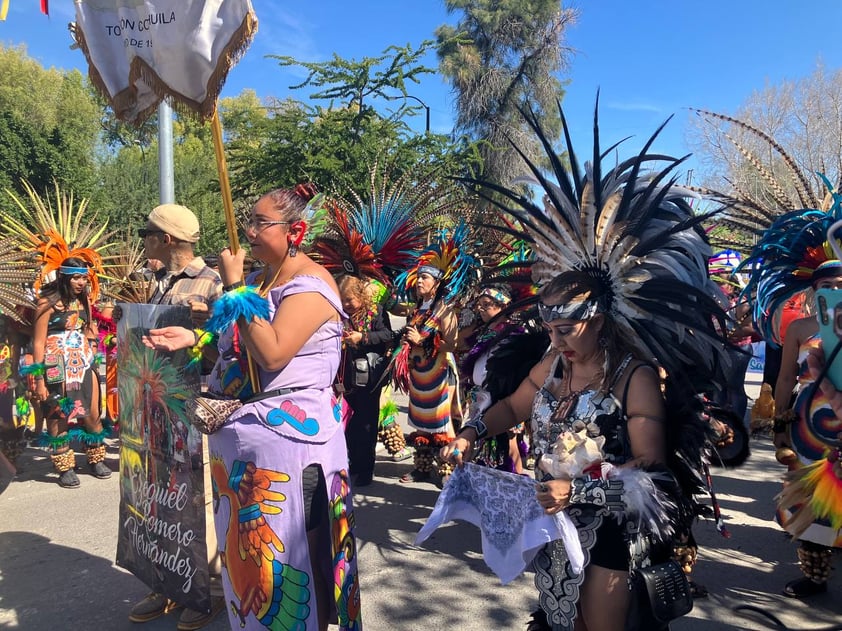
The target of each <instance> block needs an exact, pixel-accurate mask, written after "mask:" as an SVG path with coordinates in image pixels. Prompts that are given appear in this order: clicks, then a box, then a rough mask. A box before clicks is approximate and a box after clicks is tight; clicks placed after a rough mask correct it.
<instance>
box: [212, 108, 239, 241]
mask: <svg viewBox="0 0 842 631" xmlns="http://www.w3.org/2000/svg"><path fill="white" fill-rule="evenodd" d="M211 130H212V131H213V151H214V154H215V155H216V170H217V171H218V172H219V191H220V193H222V208H223V209H224V211H225V228H226V230H227V231H228V245H229V246H230V248H231V252H232V253H234V254H236V253H237V250H239V249H240V239H239V237H238V236H237V220H236V218H235V217H234V202H233V200H232V199H231V183H230V182H229V181H228V166H227V165H226V163H225V145H224V144H223V142H222V123H221V122H220V120H219V106H217V107H216V109H215V110H214V112H213V118H212V119H211Z"/></svg>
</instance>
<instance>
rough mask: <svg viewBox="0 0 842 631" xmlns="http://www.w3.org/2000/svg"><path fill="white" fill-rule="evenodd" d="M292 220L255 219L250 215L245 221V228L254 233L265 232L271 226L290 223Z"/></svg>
mask: <svg viewBox="0 0 842 631" xmlns="http://www.w3.org/2000/svg"><path fill="white" fill-rule="evenodd" d="M291 223H292V222H291V221H266V220H265V219H255V218H254V217H250V218H248V219H246V220H245V221H244V222H243V228H244V229H246V230H249V231H252V232H254V233H258V232H263V231H264V230H266V228H268V227H269V226H281V225H287V226H288V225H289V224H291Z"/></svg>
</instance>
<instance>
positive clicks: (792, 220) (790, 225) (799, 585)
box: [744, 201, 842, 598]
mask: <svg viewBox="0 0 842 631" xmlns="http://www.w3.org/2000/svg"><path fill="white" fill-rule="evenodd" d="M840 214H842V204H840V202H839V201H836V203H835V204H834V205H833V206H832V207H831V209H830V210H829V211H828V212H827V213H824V212H821V211H817V210H803V211H802V212H800V213H798V212H793V213H789V214H788V215H785V216H783V217H781V218H780V219H778V220H777V221H775V222H774V223H773V224H772V226H771V227H770V228H769V229H768V230H767V232H766V233H764V235H763V237H762V238H761V239H760V240H759V241H758V244H757V245H756V246H755V248H754V249H753V250H752V253H751V255H750V256H749V258H748V259H747V260H746V261H745V263H744V265H745V266H746V267H747V269H752V270H753V271H752V275H751V278H750V280H749V283H748V285H747V287H746V289H745V292H744V293H751V292H752V291H756V295H757V309H756V310H755V312H754V313H755V324H756V326H757V328H758V330H760V331H762V332H763V333H764V337H765V338H766V339H774V337H773V332H772V327H773V326H774V325H773V322H772V318H771V317H769V316H767V315H766V314H773V313H775V311H776V310H777V309H778V308H779V307H781V306H782V305H783V304H785V302H786V301H787V300H789V299H790V298H791V297H792V296H794V295H796V294H798V293H799V292H803V291H804V290H806V289H812V290H813V292H816V291H819V290H825V291H826V290H831V291H834V290H835V291H839V290H842V261H839V260H836V259H835V258H832V257H831V256H829V253H832V249H831V247H830V244H829V243H828V242H827V241H826V240H825V238H826V234H827V229H828V228H829V227H830V225H831V224H832V223H833V222H835V221H836V220H838V219H839V215H840ZM759 261H762V265H756V263H758V262H759ZM828 303H830V301H828ZM825 343H826V342H825ZM822 349H823V343H822V338H821V335H820V327H819V321H818V317H817V315H810V316H807V317H804V318H800V319H798V320H795V321H793V322H792V323H791V324H790V325H789V327H788V330H787V334H786V338H785V341H784V344H783V352H782V358H781V368H780V373H779V375H778V380H777V383H776V385H775V410H776V415H775V420H774V425H773V434H774V437H773V441H774V445H775V447H776V448H777V453H776V457H777V458H778V460H779V462H781V463H782V464H786V465H787V466H788V468H789V470H790V472H795V471H797V470H799V469H801V468H803V467H808V466H810V465H811V464H813V463H815V462H818V461H820V460H823V459H824V458H825V456H826V453H827V451H828V450H829V449H830V448H832V446H833V445H832V444H831V441H830V437H835V436H837V435H838V434H839V433H840V432H842V420H840V417H839V415H838V412H836V411H835V409H834V408H833V406H832V405H831V401H830V397H829V396H828V393H827V392H826V391H825V388H824V387H821V388H818V387H813V386H814V382H815V379H816V377H817V374H816V373H814V371H811V370H810V369H809V365H808V361H807V359H808V357H810V356H811V354H813V355H815V354H818V355H824V354H825V353H823V352H822ZM824 350H825V351H829V350H832V349H824ZM814 361H815V360H814ZM785 503H786V502H783V504H785ZM800 508H801V507H800V506H788V505H782V503H781V502H779V507H778V514H777V521H778V522H779V523H780V524H781V525H782V526H783V528H784V529H785V530H786V531H787V532H788V533H789V534H791V535H792V536H793V538H794V539H795V540H797V541H798V543H799V547H798V551H797V554H798V560H799V566H800V568H801V571H802V573H803V576H802V577H800V578H797V579H794V580H791V581H789V582H788V583H786V585H785V586H784V589H783V594H784V595H785V596H788V597H790V598H808V597H810V596H814V595H816V594H821V593H824V592H826V591H827V579H828V576H829V575H830V571H831V559H832V556H833V549H834V548H840V547H842V529H839V528H833V527H832V525H831V523H830V522H829V521H828V520H823V519H815V520H813V521H812V523H807V524H805V523H804V521H803V520H804V519H805V516H804V513H803V512H802V511H800ZM796 516H797V517H798V518H797V519H796Z"/></svg>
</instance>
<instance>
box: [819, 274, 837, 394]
mask: <svg viewBox="0 0 842 631" xmlns="http://www.w3.org/2000/svg"><path fill="white" fill-rule="evenodd" d="M837 308H838V309H839V310H840V312H842V289H818V290H816V317H817V319H818V321H819V336H820V337H821V340H822V349H823V350H824V358H825V361H827V359H828V357H830V354H831V353H832V352H833V349H834V348H835V347H836V345H837V344H838V343H839V342H840V337H839V336H838V335H837V334H836V331H835V330H834V326H833V322H834V314H835V312H836V309H837ZM827 378H828V379H830V382H831V383H832V384H833V385H834V386H836V388H837V389H840V390H842V349H840V351H839V352H838V353H837V354H836V358H835V359H834V360H833V365H832V366H830V367H829V368H828V369H827Z"/></svg>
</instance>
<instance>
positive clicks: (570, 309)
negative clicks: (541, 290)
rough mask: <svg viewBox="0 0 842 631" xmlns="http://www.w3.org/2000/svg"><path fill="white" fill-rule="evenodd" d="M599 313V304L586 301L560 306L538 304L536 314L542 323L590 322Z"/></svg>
mask: <svg viewBox="0 0 842 631" xmlns="http://www.w3.org/2000/svg"><path fill="white" fill-rule="evenodd" d="M598 311H599V303H598V302H595V301H589V300H586V301H584V302H568V303H565V304H562V305H545V304H544V303H543V302H539V303H538V313H540V314H541V319H542V320H543V321H544V322H552V321H553V320H590V319H591V318H592V317H594V316H595V315H596V314H597V312H598Z"/></svg>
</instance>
